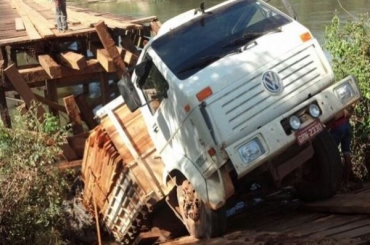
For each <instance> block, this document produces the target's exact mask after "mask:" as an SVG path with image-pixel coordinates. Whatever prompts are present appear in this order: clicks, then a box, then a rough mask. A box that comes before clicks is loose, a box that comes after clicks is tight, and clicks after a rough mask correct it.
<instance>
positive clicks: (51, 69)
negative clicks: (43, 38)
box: [38, 54, 62, 78]
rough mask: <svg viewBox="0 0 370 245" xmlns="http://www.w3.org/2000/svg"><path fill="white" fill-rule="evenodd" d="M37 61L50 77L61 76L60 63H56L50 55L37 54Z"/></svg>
mask: <svg viewBox="0 0 370 245" xmlns="http://www.w3.org/2000/svg"><path fill="white" fill-rule="evenodd" d="M38 59H39V63H40V65H41V66H42V68H44V70H45V71H46V73H47V74H49V76H50V77H51V78H59V77H61V76H62V71H61V68H60V65H58V64H57V63H56V62H55V61H54V59H53V58H52V57H50V55H47V54H44V55H39V56H38Z"/></svg>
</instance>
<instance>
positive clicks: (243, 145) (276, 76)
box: [98, 0, 361, 238]
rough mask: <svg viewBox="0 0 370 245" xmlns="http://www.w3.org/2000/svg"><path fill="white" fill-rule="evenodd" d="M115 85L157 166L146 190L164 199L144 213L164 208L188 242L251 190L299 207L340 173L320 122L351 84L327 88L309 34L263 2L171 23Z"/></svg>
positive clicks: (211, 229) (322, 62)
mask: <svg viewBox="0 0 370 245" xmlns="http://www.w3.org/2000/svg"><path fill="white" fill-rule="evenodd" d="M118 85H119V89H120V91H121V93H122V97H123V100H124V102H125V103H124V104H125V106H127V107H128V108H129V110H130V111H131V112H135V113H137V112H138V111H139V112H140V114H141V115H142V118H143V120H144V121H145V125H146V129H147V131H148V133H149V135H150V138H151V140H152V141H153V144H154V146H155V151H156V153H155V158H156V159H160V160H161V162H162V164H163V167H162V168H161V175H162V179H161V180H158V181H156V182H155V183H157V185H156V186H157V187H158V188H159V189H160V188H162V187H161V186H164V187H166V188H167V191H164V190H162V191H161V194H160V198H156V199H155V198H154V199H155V201H153V198H149V199H150V200H152V201H151V203H150V206H151V207H152V208H153V207H154V208H155V205H156V203H157V202H159V201H160V200H164V199H166V201H167V203H168V204H169V205H170V207H171V208H172V209H173V211H174V212H175V214H176V215H177V216H178V217H179V218H180V219H181V220H182V222H183V223H184V224H185V226H186V228H187V229H188V231H189V233H190V234H191V235H192V236H194V237H197V238H204V237H214V236H218V235H221V234H222V233H223V232H224V230H225V219H226V214H225V211H226V208H225V207H227V204H228V202H229V201H230V200H233V199H234V198H237V196H238V194H239V193H241V192H243V191H244V190H245V189H246V188H247V187H248V186H249V185H250V184H251V183H258V184H259V185H261V186H262V188H263V190H264V191H265V193H272V192H273V191H276V190H279V189H280V188H282V187H285V186H293V187H295V189H296V190H297V193H298V194H299V196H300V197H301V198H302V199H304V200H307V201H312V200H318V199H325V198H329V197H331V196H332V195H334V194H335V193H336V191H337V187H338V183H339V181H340V178H341V174H342V168H343V167H342V162H341V157H340V154H339V151H338V147H337V145H336V143H335V142H334V140H333V139H332V137H331V135H330V133H329V132H328V130H327V128H326V124H327V123H329V122H330V121H331V120H334V119H335V118H336V117H337V116H338V115H340V114H341V113H342V112H343V110H344V109H345V108H347V107H349V106H351V105H352V104H353V103H355V102H356V101H357V100H358V99H359V98H360V97H361V94H360V91H359V87H358V84H357V82H356V79H355V78H354V77H353V76H348V77H346V78H345V79H343V80H341V81H338V82H335V78H334V74H333V71H332V69H331V67H330V64H329V62H328V60H327V58H326V57H325V55H324V52H323V50H322V49H321V47H320V45H319V43H318V42H317V40H316V39H315V38H314V37H313V36H312V33H311V32H310V31H309V30H308V29H307V28H306V27H305V26H303V25H302V24H300V23H299V22H297V21H296V20H294V18H291V17H289V16H288V15H287V14H285V13H283V12H281V11H279V10H277V9H276V8H274V7H272V6H270V5H269V4H267V3H266V2H264V1H262V0H228V1H225V2H223V3H221V4H218V5H217V6H214V7H211V8H209V9H204V5H203V4H202V5H201V7H200V9H197V10H191V11H188V12H186V13H184V14H181V15H179V16H176V17H174V18H173V19H170V20H169V21H167V22H165V23H164V24H163V25H162V26H161V28H160V30H159V33H158V35H156V36H155V37H154V38H152V39H151V40H150V41H149V42H148V43H147V44H146V46H145V47H144V49H143V50H142V51H141V55H140V57H139V60H138V62H137V65H136V66H135V67H134V70H133V72H132V76H127V75H125V76H124V77H123V78H122V80H121V81H120V82H119V84H118ZM117 100H121V101H122V98H118V99H117ZM115 103H116V105H120V103H118V102H115ZM121 103H123V102H121ZM111 110H113V107H112V105H108V106H107V107H106V108H103V109H102V112H100V114H99V113H98V114H99V115H100V117H101V118H103V117H104V116H106V115H107V114H109V113H107V111H111ZM110 115H112V114H110ZM113 124H114V125H115V126H114V127H115V128H116V130H117V131H120V132H123V130H122V129H120V128H119V127H124V126H122V123H121V125H119V123H118V121H117V122H116V123H113ZM126 142H127V140H126ZM139 155H140V154H139ZM139 155H137V154H136V153H135V156H136V158H139ZM133 158H135V157H133ZM137 164H139V165H140V164H141V163H140V162H139V163H137ZM147 167H148V164H145V166H144V167H143V168H147ZM137 171H139V170H136V172H137ZM151 176H152V177H153V176H154V175H153V174H151ZM137 179H140V178H137ZM159 181H160V182H161V183H160V184H158V182H159ZM167 184H169V185H171V187H172V186H174V188H168V186H167ZM153 188H154V187H153ZM152 194H153V193H152ZM116 199H117V198H116ZM139 199H140V198H139ZM141 200H148V198H142V199H141ZM143 203H145V201H143ZM111 205H113V204H111ZM116 206H117V203H116ZM126 212H127V211H126ZM116 213H118V212H116ZM112 222H113V221H111V223H112ZM121 223H122V222H121ZM122 233H123V232H122Z"/></svg>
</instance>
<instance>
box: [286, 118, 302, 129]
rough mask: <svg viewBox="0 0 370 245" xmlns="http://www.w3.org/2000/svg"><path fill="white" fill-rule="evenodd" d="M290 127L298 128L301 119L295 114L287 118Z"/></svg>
mask: <svg viewBox="0 0 370 245" xmlns="http://www.w3.org/2000/svg"><path fill="white" fill-rule="evenodd" d="M289 124H290V127H292V129H294V130H298V129H299V128H300V127H301V120H299V118H298V117H297V116H295V115H293V116H291V117H290V118H289Z"/></svg>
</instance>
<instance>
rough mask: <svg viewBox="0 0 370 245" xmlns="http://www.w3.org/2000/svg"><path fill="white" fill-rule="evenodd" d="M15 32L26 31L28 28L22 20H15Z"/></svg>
mask: <svg viewBox="0 0 370 245" xmlns="http://www.w3.org/2000/svg"><path fill="white" fill-rule="evenodd" d="M15 30H16V31H24V30H26V28H25V27H24V24H23V21H22V18H15Z"/></svg>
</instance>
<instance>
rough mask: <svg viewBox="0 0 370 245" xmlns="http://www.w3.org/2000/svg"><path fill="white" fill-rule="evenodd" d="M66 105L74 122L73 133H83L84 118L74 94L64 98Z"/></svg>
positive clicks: (71, 120) (68, 113)
mask: <svg viewBox="0 0 370 245" xmlns="http://www.w3.org/2000/svg"><path fill="white" fill-rule="evenodd" d="M63 101H64V105H65V107H66V110H67V115H68V117H69V120H70V122H71V123H72V131H73V134H75V135H76V134H80V133H83V127H82V120H81V117H80V110H79V108H78V106H77V104H76V101H75V98H74V96H73V95H70V96H67V97H64V98H63Z"/></svg>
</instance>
